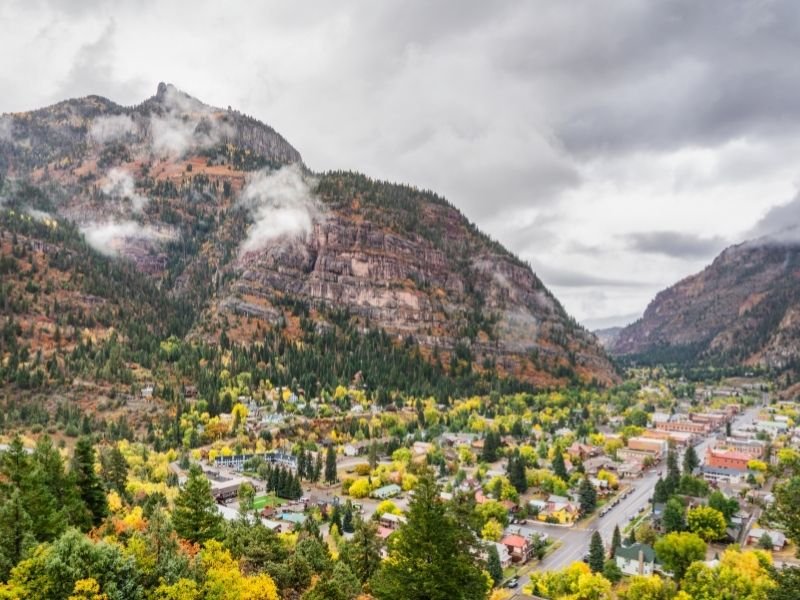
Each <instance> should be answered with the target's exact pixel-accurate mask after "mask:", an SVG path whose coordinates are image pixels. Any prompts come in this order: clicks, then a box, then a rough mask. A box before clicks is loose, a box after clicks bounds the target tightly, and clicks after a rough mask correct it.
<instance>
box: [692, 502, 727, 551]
mask: <svg viewBox="0 0 800 600" xmlns="http://www.w3.org/2000/svg"><path fill="white" fill-rule="evenodd" d="M686 524H687V526H688V528H689V531H691V532H692V533H696V534H697V535H699V536H700V537H701V538H703V539H704V540H705V541H707V542H712V541H715V540H720V539H722V538H723V537H725V529H726V523H725V516H724V515H723V514H722V513H721V512H719V511H718V510H717V509H716V508H711V507H710V506H697V507H695V508H692V509H690V510H689V512H687V513H686Z"/></svg>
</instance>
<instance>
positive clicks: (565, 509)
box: [538, 494, 579, 525]
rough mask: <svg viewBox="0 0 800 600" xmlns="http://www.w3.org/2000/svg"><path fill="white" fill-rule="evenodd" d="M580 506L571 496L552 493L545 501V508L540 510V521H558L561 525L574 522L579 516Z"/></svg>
mask: <svg viewBox="0 0 800 600" xmlns="http://www.w3.org/2000/svg"><path fill="white" fill-rule="evenodd" d="M578 513H579V510H578V507H577V506H576V505H575V504H573V503H572V502H571V501H570V499H569V498H565V497H564V496H556V495H555V494H553V495H551V496H550V497H549V498H548V499H547V502H546V503H545V506H544V510H542V511H541V512H539V516H538V519H539V520H540V521H548V522H556V523H560V524H561V525H569V524H572V523H573V522H574V521H575V519H576V518H577V517H578Z"/></svg>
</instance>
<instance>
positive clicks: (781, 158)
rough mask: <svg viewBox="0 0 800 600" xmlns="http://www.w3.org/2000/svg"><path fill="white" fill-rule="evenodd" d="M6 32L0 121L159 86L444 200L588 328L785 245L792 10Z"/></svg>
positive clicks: (429, 10)
mask: <svg viewBox="0 0 800 600" xmlns="http://www.w3.org/2000/svg"><path fill="white" fill-rule="evenodd" d="M0 31H2V32H3V35H2V36H0V90H2V93H0V112H13V111H23V110H30V109H33V108H38V107H41V106H45V105H48V104H52V103H54V102H56V101H58V100H62V99H65V98H67V97H76V96H85V95H88V94H98V95H102V96H106V97H108V98H110V99H112V100H114V101H116V102H119V103H120V104H125V105H131V104H136V103H138V102H140V101H142V100H144V99H145V98H147V97H150V96H152V95H154V94H155V90H156V86H157V84H158V82H159V81H165V82H169V83H173V84H175V85H176V86H177V87H179V88H180V89H182V90H184V91H186V92H188V93H190V94H192V95H193V96H196V97H198V98H200V99H201V100H203V101H204V102H206V103H208V104H212V105H215V106H221V107H227V106H232V107H234V108H237V109H239V110H241V111H242V112H245V113H247V114H250V115H252V116H254V117H256V118H258V119H260V120H262V121H264V122H265V123H268V124H269V125H271V126H272V127H274V128H275V129H276V130H277V131H279V132H280V133H281V134H282V135H283V136H284V137H286V138H287V140H288V141H289V142H290V143H291V144H292V145H293V146H294V147H295V148H297V149H298V150H299V151H300V153H301V154H302V156H303V159H304V162H305V163H306V165H307V166H308V167H310V168H311V169H313V170H315V171H325V170H328V169H349V170H357V171H361V172H364V173H366V174H368V175H370V176H372V177H375V178H380V179H386V180H390V181H396V182H401V183H409V184H412V185H415V186H418V187H421V188H428V189H433V190H435V191H437V192H438V193H440V194H442V195H444V196H445V197H447V198H448V200H450V202H452V203H453V204H454V205H455V206H457V207H458V208H459V209H461V210H462V211H463V212H464V213H465V214H466V215H467V217H468V218H469V219H470V220H472V221H474V222H475V223H477V224H478V225H479V226H480V227H481V228H482V229H483V230H484V231H486V232H487V233H489V234H490V235H491V236H492V237H494V238H495V239H497V240H499V241H501V242H502V243H503V244H504V245H505V246H506V247H508V248H509V249H510V250H512V251H513V252H515V253H517V254H518V255H519V256H521V257H522V258H523V259H525V260H527V261H528V262H530V264H531V266H532V267H533V269H534V270H535V271H536V272H537V273H538V274H539V276H540V277H541V278H542V280H543V281H544V282H545V284H546V285H547V286H548V287H550V289H552V290H553V292H554V293H555V294H556V296H557V297H558V298H559V299H560V300H561V302H562V303H563V304H564V306H565V307H566V309H567V310H568V311H569V312H570V313H571V314H573V315H574V316H575V317H576V318H577V319H578V320H579V321H581V322H582V323H584V324H585V325H587V326H588V327H590V328H597V327H605V326H610V325H620V324H625V323H628V322H631V321H633V320H635V319H636V318H638V317H639V316H640V315H641V313H642V312H643V310H644V308H645V307H646V305H647V303H648V302H649V301H650V300H651V299H652V297H653V296H654V295H655V293H656V292H658V291H659V290H661V289H663V288H664V287H667V286H669V285H671V284H673V283H675V282H676V281H678V280H680V279H682V278H683V277H686V276H688V275H690V274H692V273H694V272H697V271H699V270H700V269H702V268H703V266H704V265H706V264H708V263H709V262H710V261H711V260H712V259H713V258H714V256H715V255H716V254H717V253H719V251H720V250H722V249H723V248H724V247H726V246H728V245H730V244H734V243H739V242H742V241H744V240H748V239H751V238H754V237H758V236H763V235H773V234H775V232H776V231H784V234H783V235H784V236H786V235H788V236H794V235H795V234H794V231H795V229H793V228H792V226H795V225H797V224H798V223H800V199H799V198H798V175H800V172H799V171H800V163H798V161H797V160H796V157H797V155H798V152H797V151H798V149H800V148H799V147H800V136H799V135H798V133H800V101H798V99H799V98H800V61H799V60H798V59H797V57H798V56H800V52H799V50H800V48H799V47H798V46H800V3H799V2H795V1H793V0H785V1H771V0H751V1H743V0H704V1H703V2H697V0H661V1H658V2H653V1H652V0H607V1H604V2H597V1H596V0H574V1H571V2H564V1H563V0H549V1H548V0H538V1H536V2H527V1H522V0H520V1H517V2H504V1H496V2H486V1H485V0H452V1H440V2H435V3H433V2H428V1H426V0H403V1H402V2H401V1H399V0H383V1H380V2H375V1H374V0H363V1H355V0H339V1H337V2H329V1H324V0H318V1H309V2H302V1H298V2H277V1H269V0H267V1H260V2H252V1H250V2H238V1H230V2H229V1H226V2H224V3H223V2H219V1H208V0H192V1H191V2H181V1H171V2H156V1H150V0H135V1H130V2H121V1H114V0H111V1H102V2H101V1H100V0H84V1H80V2H79V1H74V0H50V1H48V0H5V1H4V2H3V3H2V4H0ZM787 227H788V229H787ZM797 230H800V227H798V228H797ZM786 231H788V232H789V233H785V232H786ZM793 239H794V238H793Z"/></svg>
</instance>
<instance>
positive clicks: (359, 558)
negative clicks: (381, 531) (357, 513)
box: [340, 517, 383, 583]
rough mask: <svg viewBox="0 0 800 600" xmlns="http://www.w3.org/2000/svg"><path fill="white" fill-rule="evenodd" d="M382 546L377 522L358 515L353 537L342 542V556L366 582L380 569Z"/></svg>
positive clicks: (359, 577) (352, 569)
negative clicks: (365, 519)
mask: <svg viewBox="0 0 800 600" xmlns="http://www.w3.org/2000/svg"><path fill="white" fill-rule="evenodd" d="M382 547H383V544H382V542H381V538H380V537H379V536H378V526H377V525H376V524H375V522H374V521H364V520H362V519H361V518H360V517H356V519H355V532H354V533H353V537H352V538H351V539H350V540H348V541H346V542H344V543H343V544H342V548H341V550H340V556H341V559H342V560H343V561H344V562H345V563H347V565H348V566H349V567H350V570H351V571H352V572H353V573H355V575H356V577H358V579H359V580H360V581H361V582H362V583H364V582H366V581H368V580H369V579H370V578H371V577H372V576H373V575H374V574H375V572H376V571H377V570H378V567H379V566H380V564H381V548H382Z"/></svg>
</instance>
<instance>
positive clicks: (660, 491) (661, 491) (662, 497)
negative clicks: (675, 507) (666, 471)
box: [653, 477, 669, 504]
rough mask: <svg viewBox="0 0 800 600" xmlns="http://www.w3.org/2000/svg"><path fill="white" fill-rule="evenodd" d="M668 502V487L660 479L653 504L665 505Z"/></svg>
mask: <svg viewBox="0 0 800 600" xmlns="http://www.w3.org/2000/svg"><path fill="white" fill-rule="evenodd" d="M667 500H669V493H668V491H667V485H666V483H664V480H663V479H661V477H659V478H658V481H656V485H655V488H654V489H653V504H664V503H665V502H666V501H667Z"/></svg>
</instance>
